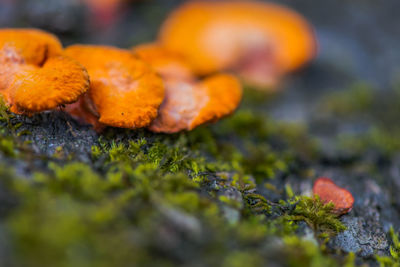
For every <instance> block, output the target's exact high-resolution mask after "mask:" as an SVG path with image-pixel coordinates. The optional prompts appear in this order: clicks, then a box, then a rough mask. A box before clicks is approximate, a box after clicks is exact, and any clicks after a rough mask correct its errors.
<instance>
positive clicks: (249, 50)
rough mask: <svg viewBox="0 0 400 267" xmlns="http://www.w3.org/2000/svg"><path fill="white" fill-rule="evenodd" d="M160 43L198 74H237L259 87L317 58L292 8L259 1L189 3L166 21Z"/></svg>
mask: <svg viewBox="0 0 400 267" xmlns="http://www.w3.org/2000/svg"><path fill="white" fill-rule="evenodd" d="M159 41H160V42H161V44H162V45H163V46H165V48H166V49H168V50H170V51H173V52H176V53H180V54H181V55H182V56H183V57H184V58H185V59H186V60H188V62H189V63H190V64H191V65H192V67H193V68H194V70H195V71H196V73H197V74H198V75H207V74H210V73H214V72H216V71H220V70H231V71H234V72H235V73H238V74H239V75H240V76H241V77H242V78H243V79H244V80H245V81H246V82H247V83H248V84H250V85H254V86H256V87H268V86H273V85H276V83H277V81H279V79H280V77H281V76H282V75H283V74H285V73H287V72H290V71H293V70H295V69H297V68H299V67H300V66H302V65H303V64H305V63H306V62H308V61H310V60H311V59H312V58H313V57H314V56H315V54H316V51H317V43H316V39H315V36H314V32H313V29H312V27H311V26H310V24H309V23H308V22H307V21H306V20H305V19H304V18H303V17H302V16H301V15H299V14H298V13H296V12H295V11H293V10H290V9H289V8H286V7H283V6H280V5H277V4H272V3H264V2H257V1H201V2H200V1H191V2H188V3H185V4H183V5H182V6H181V7H179V8H178V9H177V10H176V11H174V12H173V13H172V14H171V15H170V16H169V17H168V18H167V20H166V21H165V23H164V24H163V26H162V29H161V31H160V35H159Z"/></svg>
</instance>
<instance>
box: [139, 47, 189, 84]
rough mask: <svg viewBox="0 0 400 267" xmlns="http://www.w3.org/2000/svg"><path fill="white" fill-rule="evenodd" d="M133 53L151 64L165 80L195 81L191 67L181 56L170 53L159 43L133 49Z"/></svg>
mask: <svg viewBox="0 0 400 267" xmlns="http://www.w3.org/2000/svg"><path fill="white" fill-rule="evenodd" d="M132 51H133V53H134V54H135V55H136V56H137V57H138V58H140V59H142V60H144V61H146V62H147V63H149V64H150V65H151V66H152V67H153V69H154V70H155V71H156V72H157V73H158V74H160V75H161V76H162V77H163V78H166V77H168V78H177V79H185V80H186V79H187V80H192V79H194V73H193V70H192V68H191V67H190V65H189V64H188V63H187V62H185V60H184V59H183V58H182V56H181V55H179V54H177V53H174V52H171V51H168V50H166V49H165V48H163V47H162V46H160V45H159V44H157V43H148V44H142V45H138V46H134V47H132Z"/></svg>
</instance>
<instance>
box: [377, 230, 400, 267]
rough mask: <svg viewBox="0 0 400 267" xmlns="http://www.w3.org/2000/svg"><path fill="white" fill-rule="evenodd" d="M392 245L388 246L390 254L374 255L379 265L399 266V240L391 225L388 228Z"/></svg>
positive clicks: (382, 266)
mask: <svg viewBox="0 0 400 267" xmlns="http://www.w3.org/2000/svg"><path fill="white" fill-rule="evenodd" d="M389 235H390V238H391V239H392V245H391V246H390V256H376V259H377V261H378V262H379V265H380V266H381V267H385V266H394V267H398V266H400V241H399V235H398V233H395V231H394V229H393V227H390V230H389Z"/></svg>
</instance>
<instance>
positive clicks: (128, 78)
mask: <svg viewBox="0 0 400 267" xmlns="http://www.w3.org/2000/svg"><path fill="white" fill-rule="evenodd" d="M65 53H66V55H68V56H70V57H72V58H74V59H76V60H77V61H78V62H80V63H81V64H82V65H83V66H85V67H86V69H87V70H88V73H89V75H90V80H91V85H90V89H89V92H88V96H89V97H87V98H86V99H85V100H80V101H84V103H80V104H76V105H73V106H72V107H67V108H66V110H67V112H71V110H72V109H74V111H73V112H71V114H72V115H73V116H78V117H80V118H81V119H83V120H85V118H88V117H89V116H91V115H93V116H95V117H97V118H98V122H99V123H101V124H105V125H108V126H113V127H121V128H140V127H145V126H148V125H149V124H150V123H151V121H152V120H154V119H155V118H156V116H157V113H158V108H159V106H160V104H161V103H162V101H163V99H164V84H163V82H162V80H161V78H160V77H159V76H158V75H157V74H156V73H155V72H154V71H153V69H152V68H151V67H150V66H149V65H148V64H147V63H145V62H144V61H142V60H140V59H138V58H137V57H135V56H134V55H133V54H132V53H131V52H129V51H126V50H123V49H118V48H114V47H108V46H95V45H73V46H70V47H68V48H66V49H65ZM82 105H84V106H86V108H85V109H86V110H82V109H81V108H79V106H82ZM79 109H80V110H81V112H82V114H81V115H79V113H80V111H79ZM90 113H91V114H90ZM93 116H92V117H93ZM86 121H87V122H89V123H90V122H91V121H90V120H89V121H88V120H87V119H86ZM92 124H93V123H92Z"/></svg>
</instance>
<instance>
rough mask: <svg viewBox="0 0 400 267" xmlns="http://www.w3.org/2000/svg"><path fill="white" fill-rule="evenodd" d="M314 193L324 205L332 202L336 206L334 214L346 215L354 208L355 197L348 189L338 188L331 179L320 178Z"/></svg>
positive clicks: (315, 185)
mask: <svg viewBox="0 0 400 267" xmlns="http://www.w3.org/2000/svg"><path fill="white" fill-rule="evenodd" d="M313 193H314V195H318V196H319V197H320V199H321V200H322V201H323V202H324V203H329V202H332V203H333V204H334V205H335V208H334V212H335V213H337V214H346V213H348V212H350V211H351V209H352V208H353V204H354V198H353V195H352V194H351V193H350V192H349V191H347V190H346V189H344V188H341V187H339V186H337V185H336V184H335V183H334V182H333V181H332V180H331V179H329V178H326V177H320V178H318V179H317V180H316V181H315V183H314V186H313Z"/></svg>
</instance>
